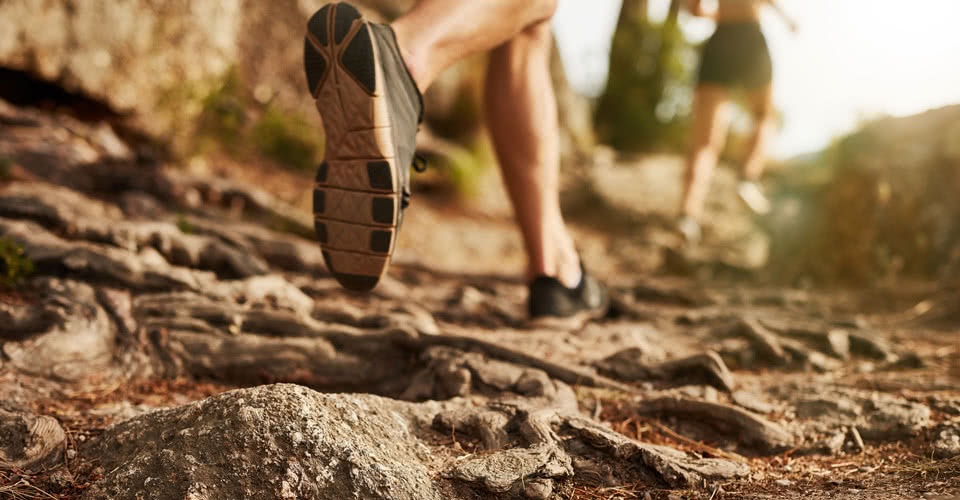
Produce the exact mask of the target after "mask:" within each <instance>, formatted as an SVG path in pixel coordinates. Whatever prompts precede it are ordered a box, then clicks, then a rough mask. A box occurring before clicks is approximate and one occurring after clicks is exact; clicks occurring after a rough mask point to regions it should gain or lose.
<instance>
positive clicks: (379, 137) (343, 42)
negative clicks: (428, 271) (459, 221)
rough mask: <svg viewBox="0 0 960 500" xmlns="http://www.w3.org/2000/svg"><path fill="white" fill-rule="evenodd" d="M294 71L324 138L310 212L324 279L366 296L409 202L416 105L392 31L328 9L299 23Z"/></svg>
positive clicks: (339, 6)
mask: <svg viewBox="0 0 960 500" xmlns="http://www.w3.org/2000/svg"><path fill="white" fill-rule="evenodd" d="M303 57H304V68H305V69H306V73H307V84H308V85H309V89H310V93H311V95H312V96H313V98H314V99H315V100H316V104H317V110H318V111H319V112H320V115H321V117H322V118H323V125H324V130H325V132H326V154H325V158H324V161H323V163H322V164H321V165H320V167H319V169H318V171H317V177H316V183H315V184H314V191H313V212H314V219H315V227H316V232H317V239H318V240H319V241H320V245H321V247H322V248H323V257H324V260H325V261H326V263H327V267H328V269H329V270H330V272H331V274H333V276H334V277H335V278H336V279H337V281H339V282H340V284H341V285H343V286H344V287H345V288H348V289H351V290H359V291H366V290H371V289H373V288H374V287H375V286H376V285H377V283H378V282H379V281H380V278H381V277H382V276H383V275H384V273H386V271H387V267H388V266H389V265H390V256H391V255H393V250H394V246H395V245H396V241H397V231H398V229H399V227H400V222H401V220H402V218H403V213H402V212H403V209H404V208H406V206H407V203H408V201H409V197H410V187H409V186H410V179H409V177H410V165H411V164H412V163H413V160H414V157H415V150H416V135H417V127H418V125H419V123H420V120H421V119H422V115H423V99H422V97H421V95H420V91H419V90H418V89H417V85H416V83H415V82H414V80H413V77H412V76H411V75H410V72H409V71H408V70H407V66H406V64H405V63H404V62H403V57H402V56H401V55H400V50H399V48H398V47H397V39H396V36H395V35H394V33H393V30H392V29H391V28H390V27H389V26H386V25H382V24H373V23H369V22H366V21H365V20H364V19H363V18H362V17H361V15H360V13H359V12H358V11H357V9H355V8H354V7H353V6H351V5H349V4H346V3H334V4H328V5H326V6H324V7H323V8H322V9H320V10H319V11H317V13H316V14H314V15H313V17H311V18H310V21H309V22H308V24H307V35H306V37H305V40H304V50H303Z"/></svg>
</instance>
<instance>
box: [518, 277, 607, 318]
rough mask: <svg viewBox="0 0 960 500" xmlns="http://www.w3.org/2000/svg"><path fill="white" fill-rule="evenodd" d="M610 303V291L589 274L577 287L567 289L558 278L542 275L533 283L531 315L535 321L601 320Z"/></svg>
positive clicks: (529, 310)
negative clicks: (570, 318)
mask: <svg viewBox="0 0 960 500" xmlns="http://www.w3.org/2000/svg"><path fill="white" fill-rule="evenodd" d="M609 302H610V301H609V296H608V293H607V288H606V287H605V286H604V285H603V283H600V282H599V281H597V280H596V279H594V278H593V277H591V276H590V275H588V274H587V272H586V271H583V277H582V278H581V279H580V284H579V285H577V286H576V287H575V288H567V287H566V286H564V285H563V283H561V282H560V281H559V280H557V279H555V278H551V277H549V276H539V277H537V278H536V279H534V280H533V282H532V283H530V295H529V296H528V298H527V312H528V313H529V314H530V318H531V319H538V318H569V317H573V316H587V317H591V318H598V317H601V316H603V315H604V314H606V312H607V308H608V307H609Z"/></svg>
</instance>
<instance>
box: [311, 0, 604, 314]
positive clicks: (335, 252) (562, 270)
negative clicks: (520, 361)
mask: <svg viewBox="0 0 960 500" xmlns="http://www.w3.org/2000/svg"><path fill="white" fill-rule="evenodd" d="M556 1H557V0H471V1H465V2H460V1H456V2H455V1H450V0H420V1H418V2H417V3H416V5H415V6H414V7H413V8H412V9H411V10H410V11H408V12H407V13H405V14H404V15H403V16H401V17H400V18H399V19H397V20H396V21H394V22H393V23H391V24H389V25H386V24H375V23H370V22H367V21H365V20H364V19H363V18H362V17H361V15H360V13H359V12H358V11H357V9H355V8H354V7H353V6H351V5H350V4H348V3H333V4H328V5H326V6H324V7H323V8H321V9H320V10H319V11H317V13H316V14H314V15H313V17H312V18H311V19H310V20H309V21H308V23H307V35H306V39H305V42H304V66H305V69H306V75H307V83H308V85H309V90H310V93H311V95H312V96H313V98H314V99H315V100H316V104H317V109H318V110H319V111H320V114H321V117H322V119H323V123H324V131H325V133H326V136H327V141H326V144H327V149H326V153H325V155H326V156H325V160H324V162H323V163H322V164H321V165H320V167H319V169H318V171H317V178H316V182H315V184H314V192H313V205H314V218H315V221H316V223H315V224H316V233H317V238H318V240H319V241H320V245H321V247H322V248H323V255H324V260H325V261H326V264H327V267H328V268H329V270H330V272H331V274H333V276H334V277H335V278H336V279H337V281H338V282H339V283H340V284H341V285H343V286H344V287H346V288H348V289H353V290H359V291H365V290H370V289H372V288H374V287H375V286H376V285H377V283H378V282H379V281H380V278H381V277H382V276H383V275H384V273H385V272H386V270H387V267H388V265H389V263H390V257H391V255H392V254H393V251H394V246H395V245H396V241H397V238H396V235H397V231H398V230H399V228H400V224H401V221H402V217H403V211H404V210H405V209H406V207H407V205H408V202H409V198H410V179H409V177H410V165H411V164H412V163H413V162H414V160H415V158H416V155H415V151H416V134H417V128H418V126H419V123H420V121H421V120H422V118H423V100H422V98H421V92H424V91H426V90H427V88H428V87H430V84H431V83H432V82H433V81H434V79H435V78H436V77H437V75H438V74H439V73H440V72H441V71H443V70H444V69H446V68H449V67H450V66H452V65H453V64H455V63H456V62H458V61H460V60H462V59H464V58H466V57H468V56H470V55H473V54H476V53H479V52H484V51H490V60H489V66H488V69H487V75H486V95H485V102H484V105H485V108H486V109H485V111H486V117H487V123H488V124H489V128H490V135H491V137H492V139H493V144H494V147H495V149H496V152H497V158H498V160H499V163H500V168H501V170H502V171H503V178H504V182H505V184H506V188H507V192H508V193H509V195H510V199H511V201H512V202H513V207H514V211H515V213H516V219H517V223H518V225H519V227H520V232H521V233H522V235H523V241H524V246H525V249H526V252H527V261H528V268H527V280H528V283H529V298H528V303H527V306H528V312H529V314H530V316H531V317H534V318H538V317H544V316H560V317H568V316H574V315H579V314H580V313H589V314H600V313H602V312H603V311H604V310H605V307H606V303H607V300H606V291H605V288H604V287H603V285H602V284H600V283H599V282H598V281H596V280H594V279H593V278H591V277H590V276H589V275H588V274H587V273H586V272H585V271H584V268H583V265H582V264H581V262H580V257H579V255H578V253H577V250H576V248H575V246H574V243H573V239H572V238H571V237H570V234H569V232H568V231H567V228H566V225H565V223H564V220H563V217H562V215H561V213H560V199H559V189H560V185H559V182H560V179H559V176H560V147H559V123H558V117H557V103H556V99H555V97H554V92H553V83H552V81H551V79H550V66H549V65H550V53H551V44H552V40H553V35H552V33H551V31H550V24H549V21H550V18H551V17H552V16H553V14H554V11H555V10H556ZM420 237H421V238H423V239H425V240H429V239H430V238H431V235H430V234H423V235H420ZM464 264H465V265H469V263H464Z"/></svg>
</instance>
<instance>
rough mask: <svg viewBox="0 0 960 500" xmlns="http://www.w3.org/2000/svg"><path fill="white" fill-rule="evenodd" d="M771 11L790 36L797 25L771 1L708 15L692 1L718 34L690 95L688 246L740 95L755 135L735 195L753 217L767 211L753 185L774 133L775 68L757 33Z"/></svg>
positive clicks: (696, 235) (683, 225)
mask: <svg viewBox="0 0 960 500" xmlns="http://www.w3.org/2000/svg"><path fill="white" fill-rule="evenodd" d="M763 7H772V8H773V9H775V10H776V11H777V13H778V14H780V17H781V18H782V19H783V20H784V21H785V22H786V23H787V24H788V25H789V27H790V29H791V30H792V31H794V32H796V30H797V25H796V23H795V22H794V21H793V20H792V19H791V18H790V17H789V16H787V15H786V14H785V13H784V11H783V10H782V9H781V8H780V6H779V5H777V3H776V2H775V0H718V8H717V10H716V11H715V12H707V11H706V10H705V9H704V7H703V0H690V2H689V8H690V11H691V12H692V13H693V14H694V15H697V16H702V17H712V18H714V19H715V20H716V22H717V28H716V31H715V32H714V33H713V36H711V37H710V39H709V40H708V41H707V43H706V45H704V48H703V53H702V55H701V60H700V69H699V72H698V81H697V87H696V90H695V93H694V109H693V129H692V140H691V145H690V147H691V149H690V154H689V158H688V162H687V172H686V177H685V179H684V180H685V184H684V192H683V199H682V202H681V206H680V220H679V223H678V229H679V230H680V232H681V233H682V234H683V235H684V237H685V238H686V239H687V241H688V242H690V243H696V242H697V241H699V239H700V236H701V232H700V225H699V223H698V221H699V219H700V218H701V217H702V215H703V206H704V201H705V200H706V197H707V192H708V191H709V189H710V181H711V178H712V176H713V170H714V168H715V167H716V165H717V161H718V158H719V155H720V152H721V151H722V150H723V147H724V143H725V141H726V137H727V128H728V125H729V122H730V114H729V113H730V110H729V105H728V103H729V100H730V93H731V91H733V90H742V91H743V92H744V94H745V95H744V97H745V100H746V103H747V105H748V106H749V108H750V112H751V114H752V115H753V119H754V130H753V134H752V136H751V138H750V142H749V144H748V148H747V154H746V157H745V158H744V161H743V165H742V170H741V182H740V183H739V185H738V186H737V193H738V194H739V195H740V197H741V198H742V199H743V201H744V202H745V203H746V204H747V205H748V206H749V207H750V208H751V209H752V210H753V211H754V212H756V213H759V214H766V213H768V212H769V211H770V208H771V207H770V201H769V200H768V199H767V198H766V196H764V194H763V192H762V191H761V190H760V187H759V186H758V185H757V181H758V180H759V179H760V176H761V175H762V174H763V169H764V164H765V162H766V152H767V147H768V145H769V143H770V141H771V139H772V138H773V136H774V134H775V132H776V123H775V117H774V110H773V92H772V88H773V87H772V80H773V68H772V64H771V61H770V51H769V49H768V48H767V42H766V39H765V38H764V36H763V32H762V31H761V30H760V11H761V9H762V8H763Z"/></svg>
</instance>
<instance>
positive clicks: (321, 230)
mask: <svg viewBox="0 0 960 500" xmlns="http://www.w3.org/2000/svg"><path fill="white" fill-rule="evenodd" d="M313 229H314V230H315V231H316V233H317V241H319V242H320V243H324V244H325V243H326V242H327V223H326V222H320V221H314V222H313Z"/></svg>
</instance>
